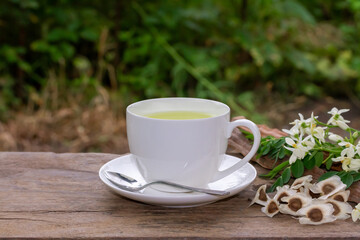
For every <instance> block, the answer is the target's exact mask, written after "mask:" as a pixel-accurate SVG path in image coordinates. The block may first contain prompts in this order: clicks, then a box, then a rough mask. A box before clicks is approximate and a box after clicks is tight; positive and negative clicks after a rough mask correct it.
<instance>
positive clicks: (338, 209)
mask: <svg viewBox="0 0 360 240" xmlns="http://www.w3.org/2000/svg"><path fill="white" fill-rule="evenodd" d="M323 201H324V202H325V203H329V204H331V205H332V206H333V208H334V212H333V213H332V214H333V216H334V217H336V219H348V218H349V217H350V214H351V212H352V210H353V209H352V207H351V205H350V204H349V203H347V202H340V201H336V200H333V199H326V200H323Z"/></svg>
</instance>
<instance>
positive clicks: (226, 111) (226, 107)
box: [126, 97, 230, 122]
mask: <svg viewBox="0 0 360 240" xmlns="http://www.w3.org/2000/svg"><path fill="white" fill-rule="evenodd" d="M166 100H170V101H172V100H193V101H202V102H209V103H213V104H217V105H221V106H223V107H225V109H226V110H225V112H224V113H222V114H219V115H215V116H211V117H208V118H199V119H159V118H150V117H146V116H143V115H140V114H137V113H134V112H132V111H131V108H133V107H134V106H136V105H139V104H143V103H145V102H150V101H166ZM126 113H127V114H130V115H133V116H136V117H139V118H143V119H147V120H153V121H171V122H176V121H178V122H184V121H186V122H191V121H208V120H210V119H215V118H219V117H223V116H225V115H227V114H230V107H229V106H228V105H226V104H225V103H222V102H219V101H215V100H211V99H206V98H191V97H166V98H150V99H145V100H141V101H137V102H134V103H132V104H130V105H128V106H127V107H126Z"/></svg>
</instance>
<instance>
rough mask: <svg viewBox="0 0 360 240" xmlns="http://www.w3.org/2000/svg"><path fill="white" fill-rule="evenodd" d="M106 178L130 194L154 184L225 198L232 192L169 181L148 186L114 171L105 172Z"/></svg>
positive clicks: (148, 184)
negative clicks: (116, 179)
mask: <svg viewBox="0 0 360 240" xmlns="http://www.w3.org/2000/svg"><path fill="white" fill-rule="evenodd" d="M111 176H115V177H116V178H119V179H121V180H124V181H126V182H127V183H129V184H130V185H129V186H127V185H124V184H120V183H119V182H117V181H115V180H114V179H113V178H112V177H111ZM105 177H106V178H107V179H108V180H109V181H110V182H111V183H113V184H114V185H116V186H117V187H118V188H120V189H123V190H126V191H129V192H138V191H140V190H142V189H144V188H146V187H148V186H150V185H152V184H165V185H169V186H173V187H177V188H183V189H187V190H190V191H194V192H201V193H207V194H211V195H220V196H225V195H229V194H230V192H228V191H221V190H211V189H204V188H196V187H189V186H185V185H181V184H178V183H172V182H168V181H161V180H160V181H154V182H150V183H146V184H141V183H139V182H138V181H137V180H136V179H134V178H132V177H129V176H126V175H125V174H123V173H119V172H113V171H105Z"/></svg>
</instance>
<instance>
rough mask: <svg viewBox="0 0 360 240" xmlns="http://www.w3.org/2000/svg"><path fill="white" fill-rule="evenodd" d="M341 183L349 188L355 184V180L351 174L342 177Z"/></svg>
mask: <svg viewBox="0 0 360 240" xmlns="http://www.w3.org/2000/svg"><path fill="white" fill-rule="evenodd" d="M341 181H342V182H343V183H344V184H346V186H347V188H348V187H350V186H351V184H352V183H353V182H354V178H353V176H352V175H351V174H349V173H347V174H345V175H344V176H343V177H341Z"/></svg>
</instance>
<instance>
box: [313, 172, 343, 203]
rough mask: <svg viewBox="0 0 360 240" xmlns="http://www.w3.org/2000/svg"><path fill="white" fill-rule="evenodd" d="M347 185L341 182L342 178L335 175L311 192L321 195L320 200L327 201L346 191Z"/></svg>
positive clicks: (314, 187) (314, 186)
mask: <svg viewBox="0 0 360 240" xmlns="http://www.w3.org/2000/svg"><path fill="white" fill-rule="evenodd" d="M345 188H346V185H345V184H344V183H343V182H342V181H341V179H340V177H339V176H337V175H334V176H332V177H330V178H328V179H325V180H323V181H321V182H318V183H317V184H315V185H313V186H312V187H311V188H310V190H311V191H312V192H313V193H320V195H321V196H320V197H319V199H327V198H328V197H330V196H332V195H334V194H335V193H337V192H340V191H343V190H345Z"/></svg>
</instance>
